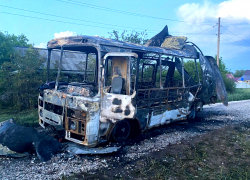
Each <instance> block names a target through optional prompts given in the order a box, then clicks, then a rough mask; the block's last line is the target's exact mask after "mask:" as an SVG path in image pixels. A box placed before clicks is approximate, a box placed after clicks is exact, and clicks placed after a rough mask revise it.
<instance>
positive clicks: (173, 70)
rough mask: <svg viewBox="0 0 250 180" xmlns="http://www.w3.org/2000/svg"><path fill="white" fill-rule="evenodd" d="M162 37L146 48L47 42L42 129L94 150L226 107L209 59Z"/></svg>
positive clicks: (76, 39) (93, 40)
mask: <svg viewBox="0 0 250 180" xmlns="http://www.w3.org/2000/svg"><path fill="white" fill-rule="evenodd" d="M165 34H166V35H164V36H162V34H160V33H159V34H158V35H156V36H155V37H153V38H152V39H150V40H149V41H148V43H147V44H146V45H140V44H133V43H129V42H123V41H117V40H112V39H106V38H101V37H93V36H72V37H64V38H56V39H53V40H51V41H49V42H48V45H47V48H48V59H47V82H46V83H45V84H43V85H41V86H40V88H39V90H40V94H39V98H38V100H39V102H38V114H39V123H40V125H41V126H42V127H44V128H45V127H47V126H53V127H55V128H56V129H64V130H65V139H67V140H69V141H73V142H75V143H79V144H82V145H85V146H91V147H94V146H97V145H98V144H99V143H101V142H105V141H109V140H111V139H114V140H116V141H123V140H125V139H127V138H128V137H129V136H130V135H131V134H136V133H140V132H141V131H145V130H148V129H150V128H152V127H156V126H160V125H163V124H167V123H171V122H175V121H180V120H185V119H192V118H194V117H195V115H196V112H197V111H201V110H202V107H203V105H204V104H210V103H215V102H217V100H218V99H219V100H221V101H222V102H223V104H224V105H227V94H226V90H225V86H224V83H223V80H222V77H221V74H220V72H219V69H218V67H217V65H216V62H215V60H214V58H212V57H210V56H204V55H203V54H202V52H201V51H200V49H199V48H198V47H197V46H196V45H195V44H193V43H191V42H187V38H186V37H176V36H170V35H169V34H168V33H165ZM55 70H56V71H55Z"/></svg>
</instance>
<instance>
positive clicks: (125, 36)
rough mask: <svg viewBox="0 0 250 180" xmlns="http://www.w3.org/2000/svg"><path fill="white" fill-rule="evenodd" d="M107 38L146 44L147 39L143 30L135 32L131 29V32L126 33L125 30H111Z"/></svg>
mask: <svg viewBox="0 0 250 180" xmlns="http://www.w3.org/2000/svg"><path fill="white" fill-rule="evenodd" d="M108 34H109V38H110V39H115V40H118V41H125V42H131V43H135V44H142V45H143V44H146V42H147V41H148V38H147V36H148V34H147V33H146V30H145V31H142V32H136V31H132V32H131V33H127V31H125V30H124V31H123V32H122V33H119V31H115V30H113V31H112V32H109V33H108Z"/></svg>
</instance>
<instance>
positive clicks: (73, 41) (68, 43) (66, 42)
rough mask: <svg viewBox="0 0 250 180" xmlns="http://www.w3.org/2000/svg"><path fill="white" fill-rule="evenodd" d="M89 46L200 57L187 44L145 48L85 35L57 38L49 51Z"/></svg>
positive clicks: (119, 50) (110, 50) (102, 48)
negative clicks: (179, 47) (174, 47)
mask: <svg viewBox="0 0 250 180" xmlns="http://www.w3.org/2000/svg"><path fill="white" fill-rule="evenodd" d="M88 45H89V46H96V47H99V49H100V51H102V52H135V53H156V54H164V55H171V56H179V57H186V58H195V59H197V58H198V57H199V56H198V52H197V50H196V48H195V47H194V46H193V45H189V44H187V43H186V42H185V44H184V46H183V47H182V48H181V49H173V48H164V47H156V46H144V45H140V44H134V43H130V42H123V41H117V40H113V39H107V38H102V37H98V36H85V35H83V36H70V37H62V38H55V39H53V40H51V41H49V42H48V44H47V47H48V49H60V48H61V46H63V47H64V49H65V50H75V48H76V47H79V46H88Z"/></svg>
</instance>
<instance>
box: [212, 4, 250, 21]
mask: <svg viewBox="0 0 250 180" xmlns="http://www.w3.org/2000/svg"><path fill="white" fill-rule="evenodd" d="M249 7H250V1H249V0H230V1H224V2H222V3H220V4H219V9H218V13H217V17H224V18H227V17H228V18H230V17H231V18H234V19H245V18H246V19H248V20H250V11H249Z"/></svg>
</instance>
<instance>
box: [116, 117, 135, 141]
mask: <svg viewBox="0 0 250 180" xmlns="http://www.w3.org/2000/svg"><path fill="white" fill-rule="evenodd" d="M130 129H131V127H130V124H129V122H128V121H127V120H122V121H119V122H118V123H117V124H116V125H115V127H114V129H113V131H112V137H113V138H114V140H116V141H124V140H126V139H127V138H128V136H129V134H130Z"/></svg>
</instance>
